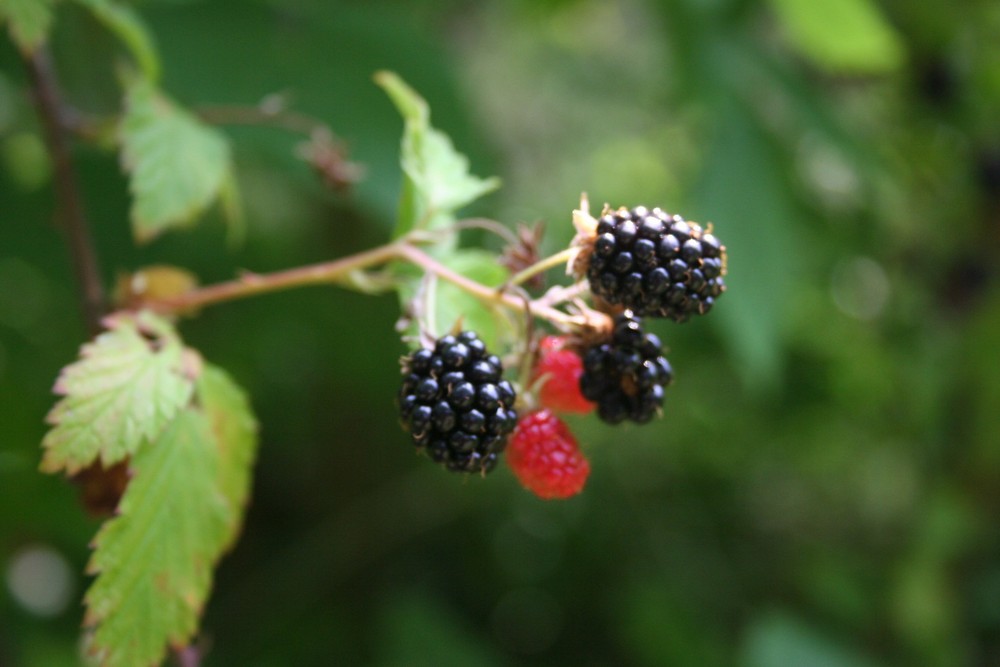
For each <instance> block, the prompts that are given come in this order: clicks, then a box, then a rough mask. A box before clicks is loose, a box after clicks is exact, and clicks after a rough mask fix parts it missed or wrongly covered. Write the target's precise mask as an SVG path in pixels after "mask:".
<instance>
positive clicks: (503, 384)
mask: <svg viewBox="0 0 1000 667" xmlns="http://www.w3.org/2000/svg"><path fill="white" fill-rule="evenodd" d="M403 373H404V378H403V386H402V388H401V389H400V391H399V395H398V396H397V405H398V407H399V411H400V415H401V417H402V422H401V423H402V425H403V428H404V429H406V430H408V431H409V432H410V435H411V436H412V438H413V443H414V444H415V445H416V446H417V447H418V448H420V449H422V450H425V451H426V452H427V453H428V454H430V456H431V458H432V459H433V460H434V461H436V462H438V463H441V464H443V465H444V466H445V467H446V468H447V469H448V470H453V471H457V472H483V473H487V472H489V471H490V470H493V468H495V467H496V465H497V460H498V456H499V454H500V452H502V451H503V449H504V447H505V446H506V444H507V435H508V434H509V433H510V432H511V431H512V430H513V429H514V425H515V424H516V423H517V412H516V411H515V410H514V401H515V398H516V395H515V393H514V388H513V387H512V386H511V384H510V382H508V381H507V380H504V379H503V377H502V375H503V364H502V363H501V362H500V358H499V357H497V356H496V355H492V354H489V353H488V351H487V350H486V345H485V344H484V343H483V341H482V340H480V339H479V337H478V336H477V335H476V333H475V332H472V331H463V332H462V333H460V334H458V335H457V336H451V335H448V336H443V337H442V338H440V339H438V340H437V342H436V344H435V346H434V348H433V349H431V348H420V349H418V350H416V351H415V352H413V353H412V354H410V355H409V356H408V357H405V358H404V359H403Z"/></svg>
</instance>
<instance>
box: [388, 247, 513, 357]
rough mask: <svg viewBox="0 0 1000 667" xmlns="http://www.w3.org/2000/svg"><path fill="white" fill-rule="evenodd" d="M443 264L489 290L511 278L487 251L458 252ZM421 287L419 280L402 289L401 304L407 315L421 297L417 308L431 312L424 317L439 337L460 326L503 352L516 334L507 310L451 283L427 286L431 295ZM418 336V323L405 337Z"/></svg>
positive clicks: (412, 325)
mask: <svg viewBox="0 0 1000 667" xmlns="http://www.w3.org/2000/svg"><path fill="white" fill-rule="evenodd" d="M441 261H442V263H443V264H444V265H446V266H447V267H448V268H450V269H452V270H454V271H455V272H457V273H460V274H462V275H463V276H465V277H466V278H470V279H472V280H475V281H476V282H478V283H480V284H482V285H486V286H487V287H499V286H500V285H502V284H503V282H504V281H505V280H506V279H507V277H508V274H507V269H505V268H504V267H503V266H501V265H500V264H498V263H497V261H496V257H495V256H493V255H492V254H490V253H489V252H487V251H485V250H478V249H468V250H459V251H456V252H454V253H451V254H449V255H448V256H447V257H445V258H444V259H443V260H441ZM420 287H421V286H420V279H414V280H412V281H411V282H409V283H407V284H406V285H405V286H404V287H403V288H401V289H400V292H399V294H400V300H401V301H402V304H403V309H404V311H406V310H407V306H408V305H409V304H410V303H411V302H412V300H413V299H414V298H415V297H416V296H417V295H418V293H419V294H420V295H421V297H420V298H421V304H419V305H418V307H417V308H418V310H425V309H430V310H432V313H428V314H427V315H425V321H426V322H427V323H428V324H430V325H431V329H432V331H433V333H434V334H436V335H443V334H444V333H445V332H447V331H449V330H451V328H452V327H453V326H454V325H455V324H456V323H457V322H461V323H462V328H463V329H472V330H473V331H476V332H477V333H478V334H479V336H480V337H481V338H482V339H483V342H485V343H486V345H487V346H488V347H490V348H491V349H501V348H502V347H505V343H506V342H508V341H509V340H510V339H511V337H512V336H514V335H515V334H516V331H515V328H514V323H512V322H511V321H510V320H509V319H508V318H507V316H506V311H505V309H503V308H499V307H496V306H492V305H490V304H487V303H484V302H483V301H481V300H480V299H477V298H476V297H474V296H472V295H471V294H469V293H468V292H465V291H464V290H462V289H461V288H459V287H457V286H455V285H453V284H452V283H449V282H446V281H444V280H439V279H434V280H432V281H431V282H430V283H427V284H426V285H425V287H428V288H430V290H431V291H430V292H429V293H428V291H427V290H426V289H425V290H423V291H421V288H420ZM418 333H419V322H418V321H416V320H415V321H413V322H411V323H410V325H409V328H408V329H407V331H406V334H407V335H410V336H416V335H417V334H418Z"/></svg>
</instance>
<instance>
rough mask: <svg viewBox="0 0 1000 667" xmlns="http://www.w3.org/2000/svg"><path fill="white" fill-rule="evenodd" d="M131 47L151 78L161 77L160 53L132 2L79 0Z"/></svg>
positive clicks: (156, 79) (140, 65) (144, 70)
mask: <svg viewBox="0 0 1000 667" xmlns="http://www.w3.org/2000/svg"><path fill="white" fill-rule="evenodd" d="M76 2H77V3H79V4H81V5H83V6H84V7H86V8H87V9H89V10H90V12H91V13H92V14H93V15H94V17H95V18H97V20H98V21H100V22H101V23H103V24H104V26H105V27H107V29H108V30H110V31H111V32H113V33H114V34H115V35H116V36H117V37H118V39H120V40H121V41H122V43H123V44H125V46H126V47H128V50H129V51H130V52H131V53H132V57H133V58H135V60H136V62H137V63H138V64H139V67H140V69H141V70H142V73H143V75H145V77H146V79H148V80H150V81H158V80H159V78H160V69H161V68H160V56H159V55H158V53H157V51H156V46H155V44H154V42H153V37H152V35H151V34H150V32H149V30H147V29H146V24H145V23H144V22H143V20H142V18H140V17H139V15H138V14H137V13H136V12H135V11H134V10H133V9H132V8H131V7H129V6H128V5H123V4H120V3H117V2H114V1H113V0H76Z"/></svg>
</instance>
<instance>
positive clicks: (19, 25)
mask: <svg viewBox="0 0 1000 667" xmlns="http://www.w3.org/2000/svg"><path fill="white" fill-rule="evenodd" d="M54 4H55V0H0V21H6V22H7V23H8V24H9V26H8V27H9V29H10V35H11V38H12V39H13V40H14V42H15V43H16V44H17V45H18V47H19V48H20V49H21V50H22V51H26V52H28V53H30V52H32V51H34V50H35V49H37V48H38V47H39V45H41V43H42V42H44V41H45V39H46V38H47V37H48V35H49V29H50V28H51V27H52V7H53V5H54Z"/></svg>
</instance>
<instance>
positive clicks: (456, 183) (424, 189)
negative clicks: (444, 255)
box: [375, 72, 500, 237]
mask: <svg viewBox="0 0 1000 667" xmlns="http://www.w3.org/2000/svg"><path fill="white" fill-rule="evenodd" d="M375 81H376V83H378V84H379V85H380V86H382V88H383V89H384V90H385V91H386V93H388V95H389V97H390V98H391V99H392V101H393V103H395V105H396V108H397V109H399V113H400V114H401V115H402V116H403V120H404V122H405V125H404V129H403V142H402V154H401V156H400V161H401V163H402V167H403V173H404V174H405V177H406V178H405V180H404V183H403V194H402V196H401V198H400V205H399V220H398V221H397V223H396V230H395V234H394V236H396V237H399V236H402V235H403V234H406V233H407V232H409V231H411V230H413V229H439V228H441V227H447V226H448V225H450V224H452V223H453V222H454V220H455V217H454V214H455V211H457V210H458V209H460V208H461V207H463V206H465V205H466V204H469V203H471V202H473V201H475V200H476V199H478V198H479V197H482V196H483V195H485V194H487V193H489V192H492V191H493V190H496V189H497V188H498V187H499V186H500V180H499V179H498V178H496V177H492V178H487V179H482V178H478V177H477V176H473V175H472V174H470V173H469V161H468V159H466V157H465V156H464V155H462V154H461V153H459V152H458V151H456V150H455V147H454V145H452V143H451V139H449V138H448V136H447V135H446V134H444V133H443V132H440V131H438V130H436V129H434V128H433V127H431V125H430V110H429V109H428V106H427V102H426V101H424V99H423V98H422V97H420V95H418V94H417V93H416V92H415V91H414V90H413V89H412V88H410V87H409V86H408V85H406V83H404V82H403V80H402V79H400V78H399V77H398V76H397V75H396V74H394V73H392V72H379V73H378V74H376V75H375Z"/></svg>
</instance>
